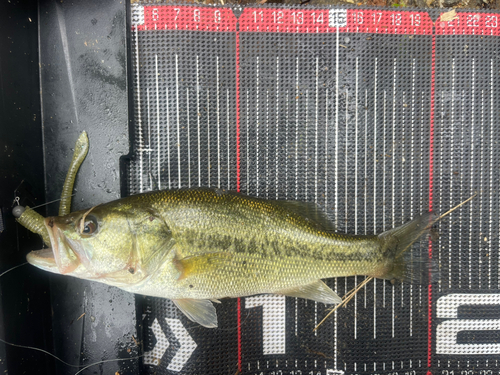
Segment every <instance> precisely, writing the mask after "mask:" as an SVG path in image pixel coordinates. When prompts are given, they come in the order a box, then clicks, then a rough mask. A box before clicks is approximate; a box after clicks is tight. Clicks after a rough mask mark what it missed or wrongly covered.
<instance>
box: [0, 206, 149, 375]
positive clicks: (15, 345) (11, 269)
mask: <svg viewBox="0 0 500 375" xmlns="http://www.w3.org/2000/svg"><path fill="white" fill-rule="evenodd" d="M49 203H51V202H49ZM49 203H46V204H49ZM26 264H28V262H25V263H21V264H18V265H17V266H14V267H12V268H9V269H8V270H7V271H4V272H2V273H1V274H0V278H1V277H2V276H4V275H5V274H6V273H8V272H10V271H13V270H15V269H16V268H19V267H22V266H25V265H26ZM0 342H3V343H4V344H6V345H10V346H13V347H16V348H22V349H30V350H35V351H38V352H42V353H44V354H47V355H49V356H51V357H52V358H54V359H56V360H58V361H59V362H61V363H63V364H65V365H66V366H70V367H78V368H79V367H82V366H83V365H72V364H71V363H68V362H65V361H63V360H62V359H61V358H59V357H57V356H56V355H54V354H52V353H50V352H48V351H46V350H44V349H40V348H35V347H34V346H27V345H19V344H14V343H11V342H8V341H5V340H4V339H2V338H0ZM142 356H144V355H143V354H141V355H139V356H136V357H131V358H115V359H106V360H102V361H99V362H95V363H91V364H90V365H86V366H85V367H83V368H82V369H80V370H78V371H77V372H76V373H75V374H74V375H78V374H80V373H81V372H82V371H84V370H86V369H88V368H89V367H92V366H95V365H99V364H101V363H106V362H117V361H130V360H132V359H138V358H141V357H142Z"/></svg>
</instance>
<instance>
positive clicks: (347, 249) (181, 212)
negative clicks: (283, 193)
mask: <svg viewBox="0 0 500 375" xmlns="http://www.w3.org/2000/svg"><path fill="white" fill-rule="evenodd" d="M434 219H435V216H434V215H433V214H432V213H426V214H424V215H422V216H420V217H418V218H416V219H414V220H413V221H410V222H409V223H407V224H404V225H402V226H401V227H398V228H395V229H392V230H389V231H387V232H384V233H382V234H380V235H367V236H354V235H347V234H340V233H336V232H335V230H334V229H335V228H333V225H332V223H331V222H330V221H329V220H328V218H327V216H326V215H325V214H324V213H323V212H322V211H321V210H320V209H319V208H318V207H317V206H316V205H315V204H314V203H303V202H296V201H270V200H265V199H261V198H255V197H249V196H245V195H243V194H239V193H234V192H228V191H224V190H220V189H209V188H195V189H180V190H169V191H156V192H149V193H145V194H140V195H135V196H131V197H127V198H123V199H119V200H116V201H113V202H109V203H106V204H102V205H99V206H96V207H93V208H91V209H90V210H86V211H77V212H73V213H71V214H68V215H65V216H58V217H49V218H46V219H45V226H46V229H47V231H48V234H49V237H50V244H51V247H50V248H49V249H44V250H39V251H33V252H31V253H29V254H28V257H27V258H28V261H29V262H30V263H31V264H33V265H35V266H37V267H39V268H41V269H44V270H46V271H50V272H54V273H58V274H64V275H69V276H75V277H79V278H83V279H90V280H95V281H98V282H102V283H105V284H109V285H114V286H117V287H119V288H122V289H124V290H127V291H130V292H133V293H140V294H144V295H149V296H155V297H163V298H169V299H171V300H173V301H174V302H175V304H176V305H177V306H178V307H179V308H180V310H181V311H182V312H183V313H184V314H186V316H187V317H188V318H189V319H191V320H192V321H195V322H198V323H199V324H201V325H203V326H205V327H217V315H216V311H215V308H214V306H213V304H212V302H219V301H218V300H219V299H221V298H225V297H243V296H249V295H254V294H260V293H276V294H282V295H286V296H292V297H301V298H307V299H311V300H314V301H317V302H322V303H325V304H336V303H340V302H341V299H340V298H339V297H338V296H337V294H336V293H335V292H334V291H333V290H331V289H330V288H329V287H328V286H327V285H326V284H325V283H324V282H323V281H321V279H325V278H331V277H338V276H352V275H366V276H373V277H376V278H382V279H397V280H405V281H411V282H417V283H428V281H429V277H430V276H432V273H434V272H435V269H434V267H433V266H432V265H430V264H429V260H428V259H427V256H426V254H424V255H422V256H419V255H418V254H415V253H416V252H414V251H411V248H412V244H413V243H414V242H416V241H417V240H418V239H419V238H420V237H422V236H425V235H427V234H428V233H429V227H430V225H431V223H432V222H433V220H434ZM429 272H430V273H431V274H429Z"/></svg>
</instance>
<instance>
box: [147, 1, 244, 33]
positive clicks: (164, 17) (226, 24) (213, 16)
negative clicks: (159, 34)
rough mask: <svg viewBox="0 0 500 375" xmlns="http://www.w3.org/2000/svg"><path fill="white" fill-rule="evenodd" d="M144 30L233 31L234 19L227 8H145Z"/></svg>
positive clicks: (234, 27)
mask: <svg viewBox="0 0 500 375" xmlns="http://www.w3.org/2000/svg"><path fill="white" fill-rule="evenodd" d="M144 21H145V22H144V28H140V29H146V30H153V29H155V30H163V29H166V30H173V29H177V30H179V29H180V30H199V31H235V30H236V17H235V16H234V14H233V12H232V11H231V9H229V8H220V9H213V8H208V7H207V8H196V7H190V6H156V7H153V6H145V7H144Z"/></svg>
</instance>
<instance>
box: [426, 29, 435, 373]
mask: <svg viewBox="0 0 500 375" xmlns="http://www.w3.org/2000/svg"><path fill="white" fill-rule="evenodd" d="M435 71H436V36H435V35H433V36H432V69H431V118H430V136H429V211H432V208H433V183H434V86H435V80H436V73H435ZM429 259H432V242H431V241H430V240H429ZM430 277H431V275H429V292H428V317H427V318H428V326H427V367H428V368H429V369H430V368H431V365H432V285H431V283H430ZM427 375H432V374H431V371H430V370H429V371H428V372H427Z"/></svg>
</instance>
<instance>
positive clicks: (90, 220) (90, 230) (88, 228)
mask: <svg viewBox="0 0 500 375" xmlns="http://www.w3.org/2000/svg"><path fill="white" fill-rule="evenodd" d="M98 228H99V225H98V224H97V219H96V218H95V217H94V216H91V215H88V216H87V217H86V218H85V224H84V225H83V231H82V234H87V235H91V234H94V233H96V232H97V229H98Z"/></svg>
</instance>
